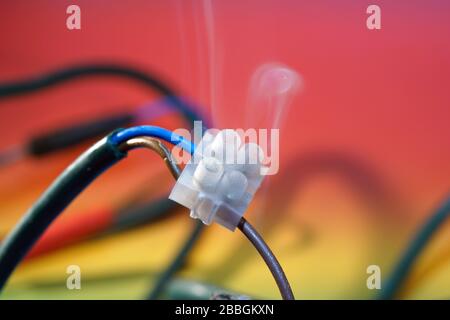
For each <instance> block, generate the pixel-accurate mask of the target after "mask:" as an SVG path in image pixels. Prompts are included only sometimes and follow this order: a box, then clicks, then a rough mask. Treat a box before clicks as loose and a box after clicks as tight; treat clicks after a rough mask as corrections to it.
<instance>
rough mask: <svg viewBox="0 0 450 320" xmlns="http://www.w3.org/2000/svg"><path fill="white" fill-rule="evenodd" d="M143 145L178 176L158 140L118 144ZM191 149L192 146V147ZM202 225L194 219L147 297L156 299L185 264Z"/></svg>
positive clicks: (126, 146)
mask: <svg viewBox="0 0 450 320" xmlns="http://www.w3.org/2000/svg"><path fill="white" fill-rule="evenodd" d="M138 147H145V148H149V149H151V150H154V151H156V152H157V153H158V154H159V155H160V156H161V157H162V158H163V159H164V162H166V165H167V166H168V167H169V169H170V171H171V172H172V176H173V177H174V178H175V180H177V179H178V177H179V176H180V172H181V170H180V168H179V167H178V166H177V165H176V164H175V162H174V161H173V159H172V156H171V154H170V151H169V150H167V148H166V147H165V146H164V145H163V144H162V143H161V142H160V141H158V140H156V139H152V138H144V137H138V138H133V139H130V140H127V141H125V142H123V143H122V144H120V145H119V149H120V150H121V151H124V152H126V151H129V150H131V149H133V148H138ZM192 150H193V148H192ZM203 228H204V225H203V223H202V222H201V221H196V222H195V226H194V228H193V230H192V232H191V233H190V234H189V235H188V237H187V239H186V241H184V243H183V245H182V247H181V248H180V249H179V251H178V252H177V254H176V255H175V258H174V259H173V260H172V261H171V263H170V264H169V266H168V267H167V268H166V269H165V270H164V272H163V273H162V274H161V276H160V277H159V278H158V280H157V282H156V284H155V285H154V286H153V288H152V290H151V292H150V293H149V294H148V299H150V300H155V299H158V298H159V297H160V296H161V295H162V293H163V292H164V291H165V290H166V287H167V286H168V285H169V283H170V281H171V279H172V278H173V277H174V275H175V274H176V273H177V272H178V270H180V268H181V267H182V266H183V265H184V264H185V262H186V259H187V256H188V254H189V252H190V251H191V250H192V248H193V247H194V245H195V243H197V240H198V239H199V238H200V235H201V233H202V230H203Z"/></svg>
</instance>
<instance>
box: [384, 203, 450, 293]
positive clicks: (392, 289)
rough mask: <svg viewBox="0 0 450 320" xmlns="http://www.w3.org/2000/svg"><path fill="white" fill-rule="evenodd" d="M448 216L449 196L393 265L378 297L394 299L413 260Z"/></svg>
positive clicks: (449, 208) (449, 209) (449, 215)
mask: <svg viewBox="0 0 450 320" xmlns="http://www.w3.org/2000/svg"><path fill="white" fill-rule="evenodd" d="M449 217H450V198H448V199H447V200H446V201H445V202H444V204H443V205H442V206H441V207H440V208H439V209H438V210H437V211H436V212H435V213H434V214H433V215H432V216H431V217H429V218H428V220H427V221H426V222H425V224H424V225H423V226H422V228H421V229H420V230H419V231H418V233H417V234H416V236H415V237H414V239H413V240H412V241H411V243H410V244H409V246H408V248H407V249H406V251H405V253H404V254H403V256H402V258H401V259H400V261H399V262H398V264H397V265H396V266H395V268H394V271H393V273H392V275H391V277H390V279H389V281H388V282H387V284H386V285H385V286H384V288H383V289H382V291H381V293H380V295H379V296H378V299H382V300H387V299H394V298H395V297H396V295H397V294H398V292H399V290H400V289H401V288H402V286H403V283H404V282H405V280H406V278H407V277H408V275H409V273H410V271H411V268H412V267H413V265H414V262H415V261H417V258H418V257H419V255H420V254H421V253H422V251H423V250H424V248H425V247H426V245H427V244H428V243H429V242H430V240H431V239H432V237H433V236H434V235H435V234H436V232H437V231H438V229H439V228H440V227H442V225H443V224H444V223H445V222H446V221H447V219H448V218H449Z"/></svg>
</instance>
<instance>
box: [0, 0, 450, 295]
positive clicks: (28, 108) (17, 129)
mask: <svg viewBox="0 0 450 320" xmlns="http://www.w3.org/2000/svg"><path fill="white" fill-rule="evenodd" d="M205 3H206V4H207V3H209V2H202V1H181V0H180V1H178V0H170V1H144V0H134V1H106V0H97V1H84V0H77V1H65V0H64V1H51V0H47V1H44V0H37V1H24V0H19V1H3V2H2V3H1V5H0V12H1V13H0V17H1V18H0V30H1V31H0V43H1V47H0V48H1V49H0V71H1V72H0V81H1V82H4V81H9V80H16V79H21V78H25V77H29V76H33V75H37V74H40V73H43V72H46V71H50V70H54V69H55V68H59V67H63V66H65V65H69V64H74V63H82V62H91V61H102V62H120V63H124V64H130V65H133V66H137V67H140V68H142V69H145V70H151V71H154V72H156V73H157V74H159V75H160V76H161V77H163V78H164V79H166V80H167V81H168V82H170V83H171V84H172V85H173V86H174V87H176V88H177V89H178V90H179V91H180V92H181V93H182V95H183V96H184V97H186V98H188V99H191V100H192V101H195V102H196V103H197V104H198V105H199V106H201V108H203V111H204V112H205V113H206V114H208V115H209V116H210V117H211V119H212V120H213V125H214V126H216V127H219V128H225V127H233V128H234V127H240V126H243V125H244V124H245V122H246V121H248V120H249V115H248V113H246V110H247V109H246V99H247V96H248V94H249V92H248V88H249V81H250V78H251V75H252V72H254V70H256V68H258V67H259V66H260V65H262V64H264V63H268V62H273V61H278V62H281V63H284V64H286V65H288V66H290V67H291V68H293V69H295V70H297V71H298V72H299V73H300V74H301V75H302V77H303V79H304V89H303V91H302V92H301V94H299V95H298V96H297V97H296V98H295V100H294V101H293V104H292V105H291V107H290V109H289V110H288V113H287V114H286V115H285V121H284V123H283V125H282V127H281V136H280V139H281V143H280V144H281V145H280V152H281V160H280V172H279V174H278V175H276V176H273V177H269V178H268V179H267V181H266V182H267V184H266V186H265V187H264V188H263V189H262V190H261V192H260V196H259V197H258V198H257V200H256V201H255V204H254V206H252V210H251V212H249V214H248V219H249V220H251V221H253V222H254V223H255V225H256V226H257V227H258V228H259V229H260V230H261V232H262V234H263V235H264V237H265V239H266V240H267V242H268V243H269V244H270V245H271V247H272V249H273V250H274V252H275V253H276V254H277V256H278V258H279V260H280V262H281V263H282V265H283V266H284V268H285V271H286V273H287V276H288V278H289V279H290V281H291V284H292V287H293V290H294V292H295V294H296V297H297V298H299V299H317V298H322V299H327V298H338V299H347V298H370V297H373V296H374V295H375V294H376V292H374V291H370V290H368V289H367V287H366V278H367V276H368V275H367V273H366V268H367V266H369V265H371V264H377V265H379V266H380V267H381V270H382V277H383V278H382V279H386V278H387V276H388V275H389V272H390V271H391V268H392V267H393V265H394V264H395V262H397V260H398V258H399V255H400V253H401V252H403V249H404V248H405V246H406V245H407V243H409V240H410V239H411V237H412V236H413V234H414V232H415V230H417V228H418V227H419V226H420V225H421V223H423V221H424V220H425V219H426V218H427V217H428V216H429V215H430V214H431V213H432V212H433V210H434V209H435V208H436V207H437V206H438V205H439V204H440V203H441V202H442V201H444V200H445V198H446V196H448V195H449V191H450V125H449V120H450V111H449V108H450V90H449V84H450V42H449V39H450V22H449V21H450V3H448V2H447V1H380V0H377V1H370V2H368V1H332V0H329V1H325V0H320V1H294V0H292V1H291V0H290V1H274V0H258V1H256V0H246V1H212V2H211V3H212V5H211V6H210V7H209V6H208V5H206V6H205ZM70 4H77V5H79V6H80V8H81V19H82V22H81V25H82V29H81V30H72V31H69V30H68V29H67V28H66V18H67V14H66V8H67V6H68V5H70ZM370 4H377V5H379V6H380V8H381V12H382V20H381V21H382V28H381V30H368V29H367V28H366V18H367V16H368V15H367V14H366V8H367V6H368V5H370ZM155 98H156V95H155V96H151V95H149V94H148V90H146V89H144V88H142V87H140V86H138V85H135V84H133V83H131V82H128V81H124V80H119V79H108V78H96V79H89V80H79V81H74V82H71V83H67V84H65V85H61V86H58V87H55V88H52V89H49V90H45V91H42V92H39V93H35V94H32V95H26V96H21V97H17V98H14V99H8V100H3V101H0V134H1V137H2V139H1V142H0V147H1V148H2V149H3V148H8V147H10V146H13V145H15V144H18V143H20V142H21V141H24V140H25V139H26V138H27V137H29V136H30V135H32V134H34V133H36V132H41V131H43V130H47V129H49V128H56V127H59V126H61V125H64V124H70V123H72V122H75V121H77V120H80V119H89V118H91V117H94V116H98V115H101V114H107V113H110V112H114V111H117V110H123V108H129V109H133V107H135V106H136V105H139V104H142V103H143V102H145V101H149V100H153V99H155ZM262 112H263V111H262ZM154 123H156V124H159V125H163V126H166V127H168V128H171V129H175V128H178V127H181V126H184V124H183V122H182V121H180V119H179V117H175V116H173V115H167V116H165V117H163V118H162V119H160V120H158V121H155V122H154ZM87 146H88V145H87V144H86V145H84V146H81V147H77V148H73V149H71V150H70V151H68V152H63V153H58V154H55V155H52V156H50V157H47V158H45V159H40V160H26V161H22V162H20V163H18V164H15V165H12V166H9V167H4V168H0V177H1V178H0V232H1V234H2V235H4V234H5V233H6V232H7V231H8V230H9V229H10V228H11V227H12V226H13V224H14V223H15V222H16V221H17V220H18V219H19V217H20V216H21V215H22V214H23V213H24V212H25V211H26V210H27V208H28V207H29V206H30V205H31V204H32V203H33V202H34V201H35V200H36V199H37V198H38V196H39V195H40V194H41V193H42V192H43V191H44V190H45V188H46V187H47V186H48V185H49V184H50V183H51V181H53V179H54V178H55V177H56V176H57V175H58V174H59V173H60V172H61V171H62V170H63V169H64V168H65V167H66V166H67V165H69V164H70V163H71V161H72V160H73V159H74V158H75V157H76V156H77V155H78V154H80V153H81V152H82V151H83V150H84V149H85V148H86V147H87ZM162 172H164V173H162ZM172 183H173V182H172V180H171V177H170V175H169V173H165V171H163V164H162V163H161V161H159V159H158V158H157V157H156V156H154V155H151V154H149V153H148V152H145V151H143V152H136V154H134V155H132V156H131V157H130V158H129V159H128V160H126V161H124V162H123V163H121V164H119V165H118V166H117V167H115V168H113V169H111V170H110V171H109V172H107V173H106V174H105V175H104V176H102V177H101V178H100V179H98V180H97V181H95V182H94V184H93V185H92V186H91V187H90V188H89V189H88V190H86V192H84V193H83V194H82V196H80V197H79V198H78V199H77V200H76V201H75V202H74V203H73V204H72V205H71V206H70V208H69V209H68V210H67V211H66V213H65V214H64V215H63V217H61V219H64V218H67V217H70V216H71V215H76V214H80V213H83V212H88V211H86V210H87V209H92V208H97V207H103V206H114V205H118V204H119V203H121V202H122V201H124V199H126V198H127V197H128V198H129V197H130V196H131V195H132V194H133V193H136V191H137V190H140V192H147V194H148V197H154V196H155V195H156V194H162V193H163V192H165V191H167V190H170V186H171V185H172ZM146 189H148V190H146ZM190 226H191V220H189V217H188V214H187V212H186V211H184V210H182V212H181V211H180V213H179V214H177V215H176V216H174V217H173V218H172V219H168V220H163V221H161V222H159V223H157V224H154V225H151V226H146V227H142V228H139V229H135V230H132V231H128V232H125V233H121V234H119V235H115V236H112V237H108V238H103V239H99V240H96V241H89V242H85V243H82V244H80V245H77V246H72V247H70V248H68V249H66V250H63V251H58V252H55V253H52V254H49V255H46V256H44V257H42V258H39V259H34V260H31V261H27V262H24V263H23V264H22V265H21V267H20V268H19V270H18V271H17V272H16V273H15V274H14V276H13V278H12V281H11V282H10V283H9V286H8V287H7V289H6V292H5V296H4V297H5V298H12V299H16V298H33V299H34V298H36V299H42V298H43V299H46V298H56V299H58V298H61V299H90V298H100V299H103V298H105V299H110V298H120V299H139V298H143V297H144V295H145V293H146V292H147V291H148V290H149V288H151V285H152V282H153V280H154V277H155V276H156V275H157V274H158V272H159V271H160V270H161V269H162V268H163V267H164V266H165V265H166V264H167V263H168V262H169V261H170V259H171V258H172V256H173V254H174V252H175V250H176V249H177V248H178V246H179V243H180V241H182V240H183V239H184V237H185V235H186V234H187V233H188V232H189V230H190ZM449 227H450V226H449V225H448V224H447V226H446V227H445V228H444V229H443V230H441V231H440V232H439V235H437V236H436V237H435V239H433V242H432V243H431V244H430V246H429V247H427V249H426V252H425V254H424V255H422V256H421V257H420V260H419V261H418V264H417V265H416V266H415V268H414V270H413V272H412V275H411V276H410V277H409V278H408V282H407V284H406V286H405V287H404V288H403V291H402V295H401V297H402V298H449V297H450V259H449V258H450V229H449ZM72 264H76V265H79V266H80V267H81V270H82V289H81V290H73V291H69V290H67V289H66V288H65V279H66V277H67V274H66V267H67V266H68V265H72ZM130 274H132V275H135V276H129V275H130ZM105 275H124V276H123V277H120V276H117V277H112V278H111V279H110V280H109V281H97V282H96V281H88V280H89V279H95V278H96V277H101V276H105ZM125 275H128V276H125ZM180 276H181V277H184V278H189V279H195V280H201V281H206V282H210V283H214V284H217V285H220V286H222V287H225V288H228V289H232V290H235V291H238V292H242V293H246V294H250V295H254V296H256V297H262V298H278V297H279V293H278V291H277V289H276V286H275V282H274V281H273V280H272V278H271V275H270V273H269V271H268V270H267V268H266V266H265V265H264V263H263V262H262V260H261V258H260V257H259V256H258V255H257V253H256V251H255V250H254V249H253V248H252V247H251V246H250V245H249V244H248V242H247V241H246V240H245V239H244V237H243V236H242V235H241V234H239V233H238V232H236V233H230V232H229V231H227V230H225V229H223V228H221V227H219V226H212V227H210V228H209V229H208V230H207V232H206V234H205V236H204V237H203V239H202V241H201V243H200V245H199V246H198V247H196V249H195V251H194V252H193V255H192V257H191V258H190V260H189V263H188V265H186V267H185V268H184V271H183V272H182V273H181V274H180ZM84 280H86V282H83V281H84ZM52 281H53V282H52ZM45 283H56V284H54V285H47V286H46V285H45Z"/></svg>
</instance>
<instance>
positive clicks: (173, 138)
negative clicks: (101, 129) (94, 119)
mask: <svg viewBox="0 0 450 320" xmlns="http://www.w3.org/2000/svg"><path fill="white" fill-rule="evenodd" d="M141 136H150V137H153V138H159V139H163V140H165V141H167V142H169V143H171V144H173V145H175V146H178V147H181V148H182V149H183V150H185V151H186V152H189V153H190V154H193V153H194V150H195V145H194V143H192V142H191V141H189V140H187V139H185V138H183V137H182V136H180V135H178V134H176V133H174V132H172V131H170V130H167V129H164V128H161V127H156V126H137V127H132V128H127V129H122V130H120V131H117V132H115V133H113V134H112V135H111V136H110V138H109V139H110V141H111V143H113V144H115V145H119V144H121V143H123V142H125V141H127V140H130V139H132V138H136V137H141Z"/></svg>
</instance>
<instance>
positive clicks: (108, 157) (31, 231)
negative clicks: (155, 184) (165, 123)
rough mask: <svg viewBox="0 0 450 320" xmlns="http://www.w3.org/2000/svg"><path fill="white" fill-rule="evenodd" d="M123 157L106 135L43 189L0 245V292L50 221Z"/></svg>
mask: <svg viewBox="0 0 450 320" xmlns="http://www.w3.org/2000/svg"><path fill="white" fill-rule="evenodd" d="M123 157H125V154H124V153H122V152H120V151H119V150H118V149H117V148H116V147H115V146H114V145H113V144H111V141H110V140H109V139H108V138H104V139H102V140H100V141H99V142H98V143H96V144H95V145H94V146H92V147H91V148H90V149H88V150H87V151H86V152H85V153H83V154H82V155H81V156H80V157H79V158H78V159H77V160H75V162H74V163H72V165H70V166H69V167H68V168H67V169H66V170H65V171H64V172H63V173H62V174H61V175H60V176H59V177H58V178H57V179H56V180H55V181H54V182H53V184H52V185H51V186H50V187H49V188H48V189H47V190H46V191H45V193H44V194H43V195H42V196H41V197H40V198H39V200H38V201H37V202H36V203H35V204H34V205H33V206H32V207H31V208H30V210H28V212H27V213H26V214H25V215H24V217H23V218H22V220H21V221H20V222H19V223H18V224H17V225H16V226H15V227H14V229H13V230H12V232H11V233H10V234H8V236H7V237H6V239H5V241H4V243H3V244H2V246H1V248H0V291H1V290H2V288H3V286H4V285H5V283H6V281H7V280H8V278H9V276H10V275H11V273H12V272H13V271H14V269H15V268H16V266H17V265H18V264H19V262H20V261H21V260H22V259H23V258H24V257H25V255H26V254H27V253H28V251H29V250H30V249H31V247H32V246H33V244H34V243H36V241H37V240H38V239H39V237H40V236H41V235H42V234H43V232H44V231H45V230H46V229H47V227H48V226H49V225H50V224H51V223H52V222H53V220H54V219H55V218H56V217H57V216H58V215H59V214H60V213H61V212H62V211H63V210H64V209H65V208H66V207H67V206H68V205H69V204H70V203H71V202H72V200H74V199H75V198H76V197H77V196H78V195H79V194H80V193H81V192H82V191H83V190H84V189H85V188H86V187H87V186H88V185H89V184H90V183H91V182H92V181H93V180H94V179H95V178H96V177H97V176H99V175H100V174H101V173H102V172H103V171H105V170H106V169H107V168H109V167H110V166H112V165H113V164H115V163H116V162H117V161H119V160H120V159H122V158H123Z"/></svg>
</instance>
